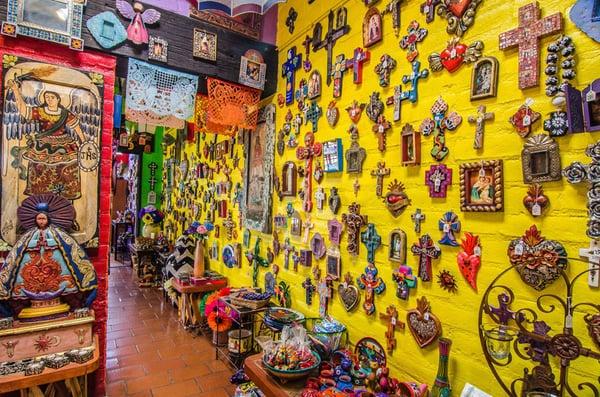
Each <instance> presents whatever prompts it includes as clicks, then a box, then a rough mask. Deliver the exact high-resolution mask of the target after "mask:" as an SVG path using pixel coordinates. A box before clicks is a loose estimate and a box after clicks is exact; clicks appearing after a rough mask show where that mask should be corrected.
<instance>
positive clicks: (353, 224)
mask: <svg viewBox="0 0 600 397" xmlns="http://www.w3.org/2000/svg"><path fill="white" fill-rule="evenodd" d="M367 222H368V217H367V216H366V215H361V214H360V204H358V203H352V204H350V205H349V206H348V213H347V214H343V215H342V223H344V224H345V225H346V230H347V231H348V253H349V254H350V255H352V256H356V255H358V250H359V239H360V229H362V227H363V226H365V225H366V224H367Z"/></svg>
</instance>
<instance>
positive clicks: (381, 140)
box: [373, 114, 392, 196]
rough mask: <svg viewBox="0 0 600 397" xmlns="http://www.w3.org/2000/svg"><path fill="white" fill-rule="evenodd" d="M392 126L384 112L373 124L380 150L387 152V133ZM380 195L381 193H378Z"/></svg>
mask: <svg viewBox="0 0 600 397" xmlns="http://www.w3.org/2000/svg"><path fill="white" fill-rule="evenodd" d="M390 128H392V125H391V124H390V122H389V121H387V120H386V119H385V116H384V115H383V114H380V115H379V117H377V123H376V124H375V125H374V126H373V132H374V133H375V135H377V148H378V149H379V151H380V152H385V146H386V145H385V143H386V133H387V130H389V129H390ZM378 196H381V195H380V194H378Z"/></svg>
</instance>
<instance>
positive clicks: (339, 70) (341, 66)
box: [331, 54, 347, 98]
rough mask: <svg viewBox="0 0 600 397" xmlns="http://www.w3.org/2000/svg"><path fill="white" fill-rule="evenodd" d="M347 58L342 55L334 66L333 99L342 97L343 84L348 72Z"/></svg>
mask: <svg viewBox="0 0 600 397" xmlns="http://www.w3.org/2000/svg"><path fill="white" fill-rule="evenodd" d="M346 63H347V61H346V56H345V55H344V54H340V55H338V56H337V57H336V58H335V63H334V64H333V65H332V69H331V78H332V80H333V97H334V98H339V97H341V96H342V84H343V82H344V74H345V73H346V71H347V67H346Z"/></svg>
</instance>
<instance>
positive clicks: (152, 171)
mask: <svg viewBox="0 0 600 397" xmlns="http://www.w3.org/2000/svg"><path fill="white" fill-rule="evenodd" d="M148 168H150V175H156V169H157V168H158V165H157V164H156V163H155V162H154V161H153V162H151V163H150V164H148Z"/></svg>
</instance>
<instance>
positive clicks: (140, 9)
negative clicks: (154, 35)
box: [117, 0, 160, 44]
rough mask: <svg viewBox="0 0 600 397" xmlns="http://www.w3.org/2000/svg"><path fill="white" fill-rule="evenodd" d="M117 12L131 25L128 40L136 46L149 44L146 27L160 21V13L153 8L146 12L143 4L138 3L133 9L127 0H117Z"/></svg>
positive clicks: (135, 3)
mask: <svg viewBox="0 0 600 397" xmlns="http://www.w3.org/2000/svg"><path fill="white" fill-rule="evenodd" d="M117 10H119V12H120V13H121V15H123V17H125V18H127V19H131V23H130V24H129V26H128V27H127V38H128V39H129V40H130V41H131V42H132V43H134V44H148V30H146V25H145V24H148V25H152V24H154V23H156V22H158V20H159V19H160V12H158V11H156V10H155V9H153V8H149V9H147V10H146V11H144V6H143V5H142V3H138V2H137V1H136V2H134V3H133V7H132V6H131V4H129V3H128V2H127V1H125V0H117Z"/></svg>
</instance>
